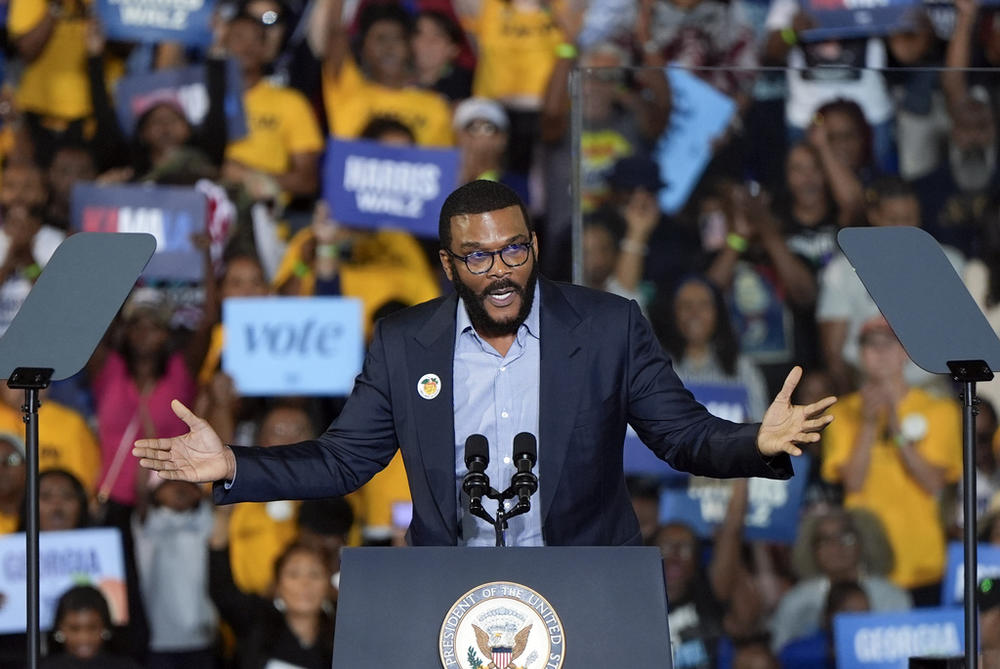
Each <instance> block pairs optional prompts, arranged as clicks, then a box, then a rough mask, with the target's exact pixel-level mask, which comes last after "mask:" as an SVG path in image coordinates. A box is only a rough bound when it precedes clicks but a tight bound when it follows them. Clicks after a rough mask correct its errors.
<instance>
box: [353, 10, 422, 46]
mask: <svg viewBox="0 0 1000 669" xmlns="http://www.w3.org/2000/svg"><path fill="white" fill-rule="evenodd" d="M379 21H392V22H393V23H397V24H399V26H400V27H401V28H402V29H403V33H404V34H405V35H406V36H407V37H409V36H410V35H412V34H413V16H411V15H410V13H409V12H408V11H406V10H405V9H403V8H402V7H401V6H400V5H397V4H396V3H394V2H373V3H371V4H369V5H366V6H365V8H364V9H362V10H361V16H359V17H358V36H359V37H360V40H361V42H362V43H363V42H364V41H365V37H367V36H368V31H369V30H371V28H372V26H373V25H375V24H376V23H378V22H379Z"/></svg>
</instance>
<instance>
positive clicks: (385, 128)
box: [359, 116, 417, 144]
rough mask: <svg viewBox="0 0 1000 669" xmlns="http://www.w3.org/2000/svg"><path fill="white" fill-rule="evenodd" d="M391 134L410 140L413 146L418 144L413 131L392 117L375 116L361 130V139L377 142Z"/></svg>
mask: <svg viewBox="0 0 1000 669" xmlns="http://www.w3.org/2000/svg"><path fill="white" fill-rule="evenodd" d="M389 133H399V134H401V135H406V136H407V137H409V138H410V143H411V144H416V143H417V138H416V136H415V135H414V134H413V129H412V128H410V126H408V125H406V124H405V123H403V122H402V121H400V120H399V119H397V118H393V117H391V116H373V117H372V118H371V119H370V120H369V121H368V123H366V124H365V127H364V128H363V129H362V130H361V134H360V135H359V137H360V138H361V139H370V140H373V141H376V142H379V141H381V140H382V137H384V136H385V135H387V134H389Z"/></svg>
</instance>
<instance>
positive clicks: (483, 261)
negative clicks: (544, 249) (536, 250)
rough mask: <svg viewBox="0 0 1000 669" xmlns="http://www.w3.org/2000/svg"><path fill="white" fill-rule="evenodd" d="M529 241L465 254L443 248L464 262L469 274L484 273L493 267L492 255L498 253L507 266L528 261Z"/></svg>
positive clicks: (519, 264) (515, 265) (518, 264)
mask: <svg viewBox="0 0 1000 669" xmlns="http://www.w3.org/2000/svg"><path fill="white" fill-rule="evenodd" d="M529 250H531V242H522V243H519V244H508V245H507V246H505V247H503V248H502V249H500V250H499V251H473V252H472V253H470V254H469V255H467V256H460V255H458V254H457V253H455V252H453V251H452V250H451V249H445V251H447V252H448V255H450V256H451V257H452V258H456V259H458V260H461V261H462V262H464V263H465V266H466V267H467V268H469V272H470V273H471V274H486V273H487V272H489V271H490V270H491V269H493V257H494V256H497V255H499V256H500V259H501V260H503V264H505V265H507V267H520V266H521V265H523V264H524V263H526V262H528V251H529Z"/></svg>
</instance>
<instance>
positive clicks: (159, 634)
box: [132, 474, 216, 669]
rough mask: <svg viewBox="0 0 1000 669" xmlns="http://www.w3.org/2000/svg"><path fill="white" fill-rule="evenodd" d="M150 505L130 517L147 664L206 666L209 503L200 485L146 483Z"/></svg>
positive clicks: (210, 613) (212, 626)
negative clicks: (145, 630) (146, 626)
mask: <svg viewBox="0 0 1000 669" xmlns="http://www.w3.org/2000/svg"><path fill="white" fill-rule="evenodd" d="M149 494H150V496H151V498H152V499H151V500H150V504H149V506H148V509H147V510H146V512H145V514H143V516H144V517H142V516H136V517H134V518H133V519H132V522H133V534H134V536H135V553H136V562H137V565H138V568H139V578H140V582H139V587H140V589H141V590H142V599H143V603H144V604H145V606H146V617H147V619H148V621H149V651H150V653H149V658H148V659H147V661H146V666H147V667H148V668H149V669H188V668H189V667H190V668H191V669H212V668H213V667H214V658H213V655H212V652H211V647H212V644H213V642H214V640H215V632H216V620H215V611H214V610H213V608H212V606H211V601H210V599H209V596H208V539H209V536H210V534H211V531H212V505H211V504H210V503H209V502H208V500H206V499H204V495H203V494H202V491H201V488H200V487H198V486H197V485H195V484H193V483H185V482H184V481H167V480H165V479H162V478H160V476H159V475H158V474H153V475H152V476H151V481H150V482H149Z"/></svg>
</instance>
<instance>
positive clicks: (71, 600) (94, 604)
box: [53, 585, 111, 630]
mask: <svg viewBox="0 0 1000 669" xmlns="http://www.w3.org/2000/svg"><path fill="white" fill-rule="evenodd" d="M74 611H97V614H98V615H99V616H100V617H101V622H102V623H103V624H104V627H105V628H106V629H108V630H110V629H111V610H110V609H109V608H108V600H106V599H104V595H103V594H101V591H100V590H98V589H97V588H95V587H94V586H92V585H76V586H73V587H72V588H70V589H69V590H67V591H66V592H64V593H63V594H62V597H60V598H59V603H58V604H57V605H56V615H55V618H54V623H53V627H54V628H58V627H59V625H60V623H62V621H63V618H65V617H66V615H67V614H69V613H72V612H74Z"/></svg>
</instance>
